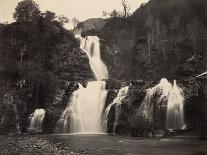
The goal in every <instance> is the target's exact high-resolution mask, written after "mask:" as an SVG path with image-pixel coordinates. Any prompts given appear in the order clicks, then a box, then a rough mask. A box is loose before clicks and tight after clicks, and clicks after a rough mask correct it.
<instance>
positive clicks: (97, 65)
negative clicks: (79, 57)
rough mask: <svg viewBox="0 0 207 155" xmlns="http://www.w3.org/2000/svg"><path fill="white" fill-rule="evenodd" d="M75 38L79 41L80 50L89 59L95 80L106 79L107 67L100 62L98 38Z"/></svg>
mask: <svg viewBox="0 0 207 155" xmlns="http://www.w3.org/2000/svg"><path fill="white" fill-rule="evenodd" d="M76 38H77V39H79V40H80V48H81V49H82V50H83V51H84V52H85V53H86V54H87V56H88V58H89V64H90V67H91V69H92V71H93V73H94V76H95V78H96V80H98V81H100V80H103V79H108V71H107V67H106V65H105V64H104V62H103V61H102V60H101V55H100V42H99V38H98V37H97V36H87V37H85V38H83V37H82V36H81V35H76Z"/></svg>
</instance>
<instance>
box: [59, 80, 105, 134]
mask: <svg viewBox="0 0 207 155" xmlns="http://www.w3.org/2000/svg"><path fill="white" fill-rule="evenodd" d="M105 85H106V82H105V81H93V82H88V84H87V86H86V88H84V87H83V86H82V85H81V84H79V89H78V90H77V91H75V92H74V93H73V95H72V97H71V102H70V103H69V104H68V107H67V108H66V109H65V111H64V112H63V113H62V115H61V118H60V120H59V122H58V126H62V128H63V129H64V131H67V130H68V129H69V131H70V132H72V133H103V132H104V129H103V124H102V114H103V109H104V106H105V100H106V95H107V91H106V90H105Z"/></svg>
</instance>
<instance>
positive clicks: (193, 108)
mask: <svg viewBox="0 0 207 155" xmlns="http://www.w3.org/2000/svg"><path fill="white" fill-rule="evenodd" d="M79 82H80V83H82V84H83V85H85V84H86V83H87V82H81V81H79ZM156 84H157V82H145V81H140V80H138V81H116V80H109V81H107V85H106V89H107V91H108V94H107V99H106V103H105V107H107V106H108V105H109V104H110V103H112V102H113V100H114V99H115V98H116V96H117V94H118V91H119V89H120V88H121V87H124V86H129V91H128V94H127V96H126V97H125V98H124V99H123V100H122V104H121V110H120V116H119V118H118V123H117V126H116V129H115V132H116V133H119V134H129V135H132V136H144V135H145V136H146V135H148V134H149V133H151V132H152V131H154V130H155V128H154V127H153V126H152V127H149V126H148V127H146V124H145V122H143V120H141V118H140V117H139V115H138V110H139V108H140V105H141V104H142V102H143V100H144V98H145V95H146V90H147V89H149V88H151V87H153V86H154V85H156ZM200 84H201V83H200V81H195V80H191V81H178V85H179V86H180V87H181V88H182V89H183V92H184V95H185V103H184V110H185V119H186V120H185V121H186V124H187V130H189V131H194V132H196V131H199V129H198V128H199V126H201V127H203V120H204V117H201V116H200V115H201V114H202V113H203V112H202V109H203V108H205V106H204V104H203V103H202V102H200V101H199V98H200V97H202V96H201V95H200V87H201V85H200ZM77 89H78V86H77V82H71V83H70V84H69V85H68V86H67V87H66V90H65V92H64V95H63V97H62V100H61V102H59V104H56V105H52V106H50V107H47V108H46V116H45V121H44V123H43V124H44V125H43V128H44V131H43V132H44V133H54V132H56V123H57V121H58V119H59V118H60V115H61V113H62V112H63V111H64V109H65V108H66V106H67V104H68V103H69V100H70V97H71V94H72V92H74V91H75V90H77ZM198 113H199V114H198ZM114 120H115V105H114V106H112V108H111V110H110V111H109V115H108V126H107V132H109V133H112V132H113V124H114ZM162 123H163V125H161V126H164V128H162V129H163V130H164V129H165V119H164V120H163V122H162ZM157 125H158V124H154V126H157ZM158 126H160V124H159V125H158Z"/></svg>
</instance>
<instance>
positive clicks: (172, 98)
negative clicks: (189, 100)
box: [166, 81, 185, 129]
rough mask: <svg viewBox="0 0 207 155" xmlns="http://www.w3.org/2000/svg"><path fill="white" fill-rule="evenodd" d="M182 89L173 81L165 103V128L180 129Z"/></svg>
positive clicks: (182, 120) (181, 125) (181, 122)
mask: <svg viewBox="0 0 207 155" xmlns="http://www.w3.org/2000/svg"><path fill="white" fill-rule="evenodd" d="M183 102H184V97H183V91H182V89H181V88H179V87H178V86H177V84H176V81H174V84H173V87H172V89H171V91H170V94H169V97H168V104H167V123H166V127H167V129H182V128H183V127H184V125H185V123H184V111H183Z"/></svg>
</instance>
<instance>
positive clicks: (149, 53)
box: [147, 34, 152, 64]
mask: <svg viewBox="0 0 207 155" xmlns="http://www.w3.org/2000/svg"><path fill="white" fill-rule="evenodd" d="M147 46H148V63H149V64H151V50H152V35H151V34H148V36H147Z"/></svg>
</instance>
